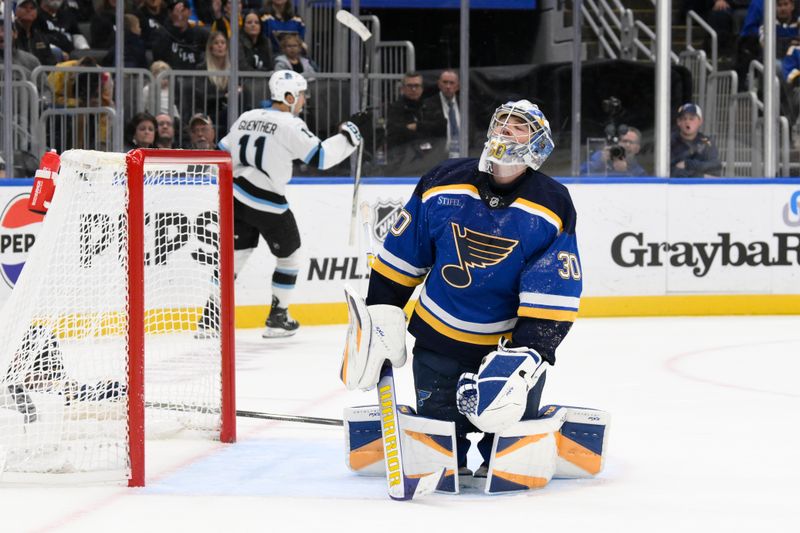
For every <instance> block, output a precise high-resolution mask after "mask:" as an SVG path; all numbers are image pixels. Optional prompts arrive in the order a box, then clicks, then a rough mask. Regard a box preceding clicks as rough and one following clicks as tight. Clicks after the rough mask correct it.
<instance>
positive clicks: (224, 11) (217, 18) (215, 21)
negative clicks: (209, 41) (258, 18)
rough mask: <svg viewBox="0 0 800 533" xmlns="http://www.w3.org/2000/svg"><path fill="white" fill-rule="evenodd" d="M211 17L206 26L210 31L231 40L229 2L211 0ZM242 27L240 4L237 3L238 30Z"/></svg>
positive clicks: (226, 0)
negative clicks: (219, 33)
mask: <svg viewBox="0 0 800 533" xmlns="http://www.w3.org/2000/svg"><path fill="white" fill-rule="evenodd" d="M211 7H212V16H211V20H210V21H209V23H208V25H209V26H210V27H211V31H218V32H221V33H222V34H224V35H225V38H226V39H228V40H229V41H230V40H231V2H230V0H211ZM241 27H242V2H241V0H240V1H239V28H241Z"/></svg>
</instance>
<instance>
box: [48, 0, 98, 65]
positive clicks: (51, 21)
mask: <svg viewBox="0 0 800 533" xmlns="http://www.w3.org/2000/svg"><path fill="white" fill-rule="evenodd" d="M36 24H37V25H38V26H39V29H40V30H41V31H42V33H44V35H45V37H47V40H48V41H49V42H50V44H51V45H53V46H56V47H58V48H59V49H60V50H61V51H63V52H64V53H65V54H70V53H72V51H73V50H75V49H78V50H86V49H88V48H89V43H88V41H87V40H86V37H84V36H83V34H82V33H81V30H80V28H78V18H77V17H76V16H75V15H74V14H73V12H72V10H70V9H69V7H68V6H67V5H65V4H64V1H63V0H44V1H43V2H42V3H41V5H40V6H39V16H38V17H37V19H36Z"/></svg>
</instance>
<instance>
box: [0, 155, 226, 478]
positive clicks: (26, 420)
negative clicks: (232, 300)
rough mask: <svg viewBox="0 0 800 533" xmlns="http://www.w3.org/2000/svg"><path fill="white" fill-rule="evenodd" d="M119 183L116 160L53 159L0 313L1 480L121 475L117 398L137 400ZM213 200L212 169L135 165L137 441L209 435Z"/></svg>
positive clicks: (217, 345) (213, 350)
mask: <svg viewBox="0 0 800 533" xmlns="http://www.w3.org/2000/svg"><path fill="white" fill-rule="evenodd" d="M188 154H190V152H189V153H188ZM127 179H128V172H127V169H126V156H125V154H113V153H100V152H88V151H78V150H73V151H69V152H65V153H64V154H63V155H62V157H61V170H60V173H59V176H58V178H57V181H56V192H55V196H54V198H53V202H52V205H51V207H50V210H49V212H48V213H47V216H46V217H45V220H44V224H43V225H42V227H41V230H40V233H39V235H38V237H37V240H36V243H35V245H34V246H33V249H32V251H31V254H30V255H29V258H28V261H27V262H26V264H25V267H24V269H23V271H22V274H21V276H20V278H19V280H18V282H17V284H16V286H15V288H14V290H13V292H12V294H11V296H10V298H9V300H8V302H7V303H6V305H5V307H4V308H3V310H2V312H1V313H0V456H4V457H5V474H6V475H8V474H9V473H56V472H106V473H109V474H110V476H111V477H120V478H127V477H128V476H130V470H131V464H130V458H129V454H130V445H129V439H130V431H129V424H128V416H127V414H128V402H129V401H138V399H139V398H141V396H140V394H141V392H140V391H137V390H135V388H134V389H131V387H130V384H129V382H128V375H129V372H128V370H129V358H128V348H127V345H128V331H129V329H130V323H129V319H128V311H129V292H128V287H129V283H128V270H127V267H128V260H129V256H128V250H129V242H128V215H127V213H128V211H127V208H128V204H129V202H130V201H131V199H130V198H129V197H128V188H127ZM134 201H135V199H134ZM219 204H220V199H219V188H218V166H217V165H213V164H198V163H196V162H195V163H191V162H188V161H187V162H186V163H169V164H151V163H145V166H144V213H145V225H144V252H145V258H144V305H145V318H144V329H145V333H146V334H145V347H144V367H145V372H144V376H145V377H144V381H145V386H144V394H145V396H144V399H145V402H146V406H147V409H146V411H145V412H146V415H145V420H146V423H145V432H146V433H147V436H148V437H153V436H164V435H169V434H172V433H175V432H184V433H190V434H201V435H207V436H209V437H215V436H218V433H219V429H220V423H221V421H220V407H221V389H222V382H221V374H222V371H221V357H222V356H221V353H222V350H221V342H220V337H219V335H218V332H219V326H220V318H219V305H218V303H219V298H220V288H219V287H220V284H219V274H218V270H219V269H218V258H219V224H218V217H219ZM134 298H135V296H134ZM204 309H205V312H204ZM198 328H200V329H198Z"/></svg>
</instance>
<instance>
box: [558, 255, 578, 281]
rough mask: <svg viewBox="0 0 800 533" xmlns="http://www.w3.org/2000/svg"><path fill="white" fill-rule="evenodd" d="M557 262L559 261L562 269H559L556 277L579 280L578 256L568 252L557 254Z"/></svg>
mask: <svg viewBox="0 0 800 533" xmlns="http://www.w3.org/2000/svg"><path fill="white" fill-rule="evenodd" d="M557 257H558V260H559V261H561V266H562V267H563V268H561V269H559V271H558V275H559V276H561V277H562V278H563V279H574V280H576V281H577V280H579V279H581V263H580V261H578V256H577V255H575V254H571V253H569V252H558V256H557Z"/></svg>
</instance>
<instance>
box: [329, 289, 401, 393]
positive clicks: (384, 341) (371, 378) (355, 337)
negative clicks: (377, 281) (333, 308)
mask: <svg viewBox="0 0 800 533" xmlns="http://www.w3.org/2000/svg"><path fill="white" fill-rule="evenodd" d="M345 299H346V300H347V315H348V327H347V340H346V341H345V348H344V354H343V355H342V367H341V371H340V374H339V376H340V378H341V379H342V382H344V384H345V386H346V387H347V389H348V390H355V389H361V390H368V389H371V388H372V387H374V386H375V385H376V384H377V383H378V379H379V377H380V373H381V367H382V366H383V363H384V361H386V360H387V359H388V360H389V361H391V363H392V366H394V367H401V366H403V365H404V364H405V362H406V315H405V313H404V312H403V310H402V309H400V308H399V307H395V306H393V305H371V306H369V307H367V305H366V302H365V301H364V298H362V297H361V296H360V295H359V294H358V293H357V292H356V291H355V290H354V289H353V288H352V287H350V286H346V287H345Z"/></svg>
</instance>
